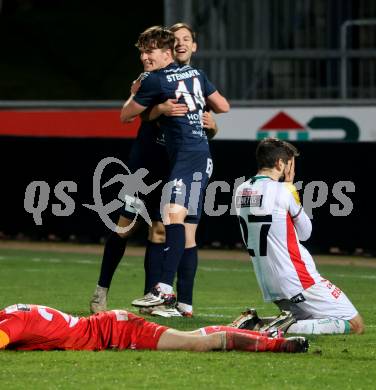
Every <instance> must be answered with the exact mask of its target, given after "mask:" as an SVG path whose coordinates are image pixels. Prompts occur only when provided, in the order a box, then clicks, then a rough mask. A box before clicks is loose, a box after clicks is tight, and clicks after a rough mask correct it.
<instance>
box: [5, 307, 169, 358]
mask: <svg viewBox="0 0 376 390" xmlns="http://www.w3.org/2000/svg"><path fill="white" fill-rule="evenodd" d="M166 329H167V328H166V327H164V326H159V325H158V324H154V323H150V322H147V321H145V320H144V319H143V318H141V317H138V316H136V315H134V314H132V313H128V312H127V311H125V310H113V311H107V312H104V313H99V314H95V315H92V316H90V317H87V318H86V317H81V318H78V317H73V316H71V315H69V314H66V313H62V312H61V311H59V310H56V309H52V308H50V307H46V306H39V305H24V304H18V305H13V306H9V307H7V308H5V309H4V310H2V311H0V330H1V331H3V332H5V333H6V334H7V335H8V337H9V344H8V345H7V346H6V348H7V349H17V350H24V351H26V350H52V349H62V350H103V349H108V348H118V349H156V347H157V343H158V340H159V337H160V336H161V334H162V333H163V332H164V331H165V330H166Z"/></svg>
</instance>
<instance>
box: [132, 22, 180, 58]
mask: <svg viewBox="0 0 376 390" xmlns="http://www.w3.org/2000/svg"><path fill="white" fill-rule="evenodd" d="M174 46H175V37H174V33H173V32H171V31H170V30H169V29H167V28H166V27H162V26H152V27H149V28H147V29H146V30H145V31H144V32H142V33H141V34H140V36H139V37H138V40H137V43H136V47H137V48H138V49H140V50H141V49H166V50H167V49H170V50H171V52H174Z"/></svg>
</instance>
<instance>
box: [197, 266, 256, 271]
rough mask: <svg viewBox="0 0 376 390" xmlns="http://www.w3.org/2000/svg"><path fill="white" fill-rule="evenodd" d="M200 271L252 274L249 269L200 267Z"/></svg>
mask: <svg viewBox="0 0 376 390" xmlns="http://www.w3.org/2000/svg"><path fill="white" fill-rule="evenodd" d="M198 269H199V271H205V272H230V271H231V272H247V271H249V272H252V270H251V269H247V268H216V267H202V266H199V267H198Z"/></svg>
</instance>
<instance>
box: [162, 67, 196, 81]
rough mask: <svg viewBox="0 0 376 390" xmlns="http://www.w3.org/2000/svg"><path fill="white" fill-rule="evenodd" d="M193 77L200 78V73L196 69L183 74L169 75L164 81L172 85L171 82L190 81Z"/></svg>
mask: <svg viewBox="0 0 376 390" xmlns="http://www.w3.org/2000/svg"><path fill="white" fill-rule="evenodd" d="M194 76H200V72H199V71H198V70H196V69H191V70H187V71H186V72H183V73H175V74H169V75H167V76H166V79H167V81H168V82H169V83H172V82H173V81H177V80H185V79H190V78H192V77H194Z"/></svg>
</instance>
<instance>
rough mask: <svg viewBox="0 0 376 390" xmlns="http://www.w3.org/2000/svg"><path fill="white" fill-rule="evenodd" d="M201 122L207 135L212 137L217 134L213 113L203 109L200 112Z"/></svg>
mask: <svg viewBox="0 0 376 390" xmlns="http://www.w3.org/2000/svg"><path fill="white" fill-rule="evenodd" d="M202 124H203V127H204V129H205V131H206V135H207V137H208V138H209V139H212V138H213V137H214V136H215V135H216V134H217V132H218V128H217V124H216V123H215V120H214V118H213V115H212V114H211V113H210V112H209V111H205V112H204V113H203V114H202Z"/></svg>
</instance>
